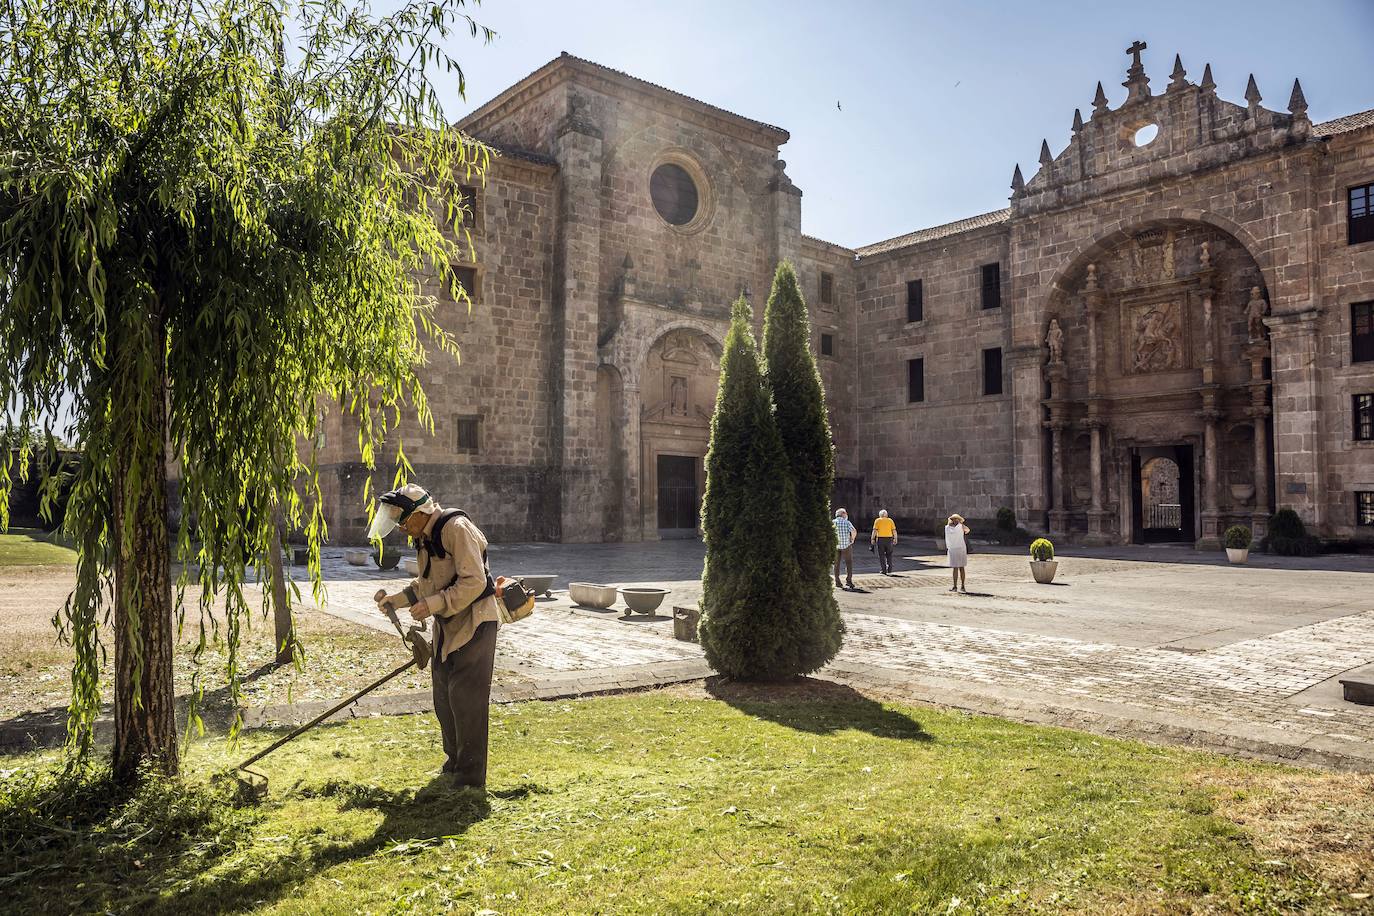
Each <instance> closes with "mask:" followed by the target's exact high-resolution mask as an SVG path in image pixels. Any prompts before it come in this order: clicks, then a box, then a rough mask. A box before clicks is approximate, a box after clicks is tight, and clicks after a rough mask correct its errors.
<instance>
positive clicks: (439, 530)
mask: <svg viewBox="0 0 1374 916" xmlns="http://www.w3.org/2000/svg"><path fill="white" fill-rule="evenodd" d="M460 515H461V516H462V517H463V518H469V516H468V514H467V513H466V512H464V511H463V510H462V509H445V510H444V511H443V512H440V513H439V517H438V518H437V519H435V520H434V527H433V528H432V529H430V534H429V536H428V537H420V538H416V539H415V544H416V546H417V547H420V548H422V549H423V550H424V552H425V569H424V572H423V573H421V576H422V577H424V578H428V577H429V568H430V565H431V563H432V562H433V560H434V559H435V558H436V557H437V558H439V559H440V560H442V559H444V558H445V557H447V556H448V551H447V550H445V549H444V541H443V536H442V535H443V531H444V526H445V525H447V524H448V523H449V522H451V521H453V520H454V519H455V518H457V517H458V516H460ZM482 570H483V571H484V572H485V573H486V574H487V584H486V587H485V588H483V589H482V594H480V595H478V596H477V597H476V598H474V599H472V603H473V604H476V603H477V602H478V601H481V600H482V599H483V598H487V597H490V596H492V595H495V594H496V581H495V580H494V579H492V577H491V569H490V567H488V566H487V552H486V551H485V550H483V551H482ZM457 581H458V575H457V574H456V573H455V574H454V576H453V578H452V579H450V580H448V583H447V584H446V585H444V586H443V587H442V588H440V589H439V591H443V590H444V589H447V588H452V587H453V585H454V583H456V582H457ZM406 591H407V592H408V593H409V592H411V589H410V588H409V586H407V588H406ZM406 597H407V598H409V599H411V604H415V603H416V602H418V601H419V598H418V596H415V595H414V594H407V595H406Z"/></svg>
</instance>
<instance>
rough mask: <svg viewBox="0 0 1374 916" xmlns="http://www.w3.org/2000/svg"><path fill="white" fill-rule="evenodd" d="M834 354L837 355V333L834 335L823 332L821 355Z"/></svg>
mask: <svg viewBox="0 0 1374 916" xmlns="http://www.w3.org/2000/svg"><path fill="white" fill-rule="evenodd" d="M834 355H835V335H834V334H822V335H821V356H834Z"/></svg>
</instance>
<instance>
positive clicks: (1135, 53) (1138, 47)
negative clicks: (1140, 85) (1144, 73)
mask: <svg viewBox="0 0 1374 916" xmlns="http://www.w3.org/2000/svg"><path fill="white" fill-rule="evenodd" d="M1148 47H1149V45H1147V44H1146V43H1145V42H1143V41H1139V40H1137V41H1136V42H1135V43H1134V44H1132V45H1131V46H1130V47H1129V48H1127V49H1126V53H1127V54H1130V55H1131V56H1132V57H1133V58H1135V59H1134V60H1133V61H1132V62H1131V69H1132V70H1139V69H1141V66H1142V65H1141V63H1140V52H1141V51H1144V50H1145V49H1146V48H1148Z"/></svg>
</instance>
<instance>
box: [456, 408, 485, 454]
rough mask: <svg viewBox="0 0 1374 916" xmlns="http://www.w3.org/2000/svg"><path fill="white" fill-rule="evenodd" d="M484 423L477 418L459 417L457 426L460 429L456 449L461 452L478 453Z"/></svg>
mask: <svg viewBox="0 0 1374 916" xmlns="http://www.w3.org/2000/svg"><path fill="white" fill-rule="evenodd" d="M481 425H482V422H481V420H480V419H479V418H477V417H459V418H458V422H457V423H456V424H455V426H456V427H457V429H458V436H457V442H456V443H455V444H454V447H455V449H456V450H457V451H460V452H476V451H477V448H478V440H479V436H480V431H481Z"/></svg>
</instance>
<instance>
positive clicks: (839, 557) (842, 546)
mask: <svg viewBox="0 0 1374 916" xmlns="http://www.w3.org/2000/svg"><path fill="white" fill-rule="evenodd" d="M834 524H835V544H836V546H837V547H838V548H839V552H838V553H837V554H835V587H836V588H853V587H854V536H855V535H856V534H857V533H858V532H856V531H855V530H854V523H853V522H851V521H850V520H849V513H848V512H846V511H845V510H844V509H836V510H835V523H834ZM841 562H843V563H844V565H845V578H846V580H847V581H848V583H849V584H848V585H841V584H840V563H841Z"/></svg>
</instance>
